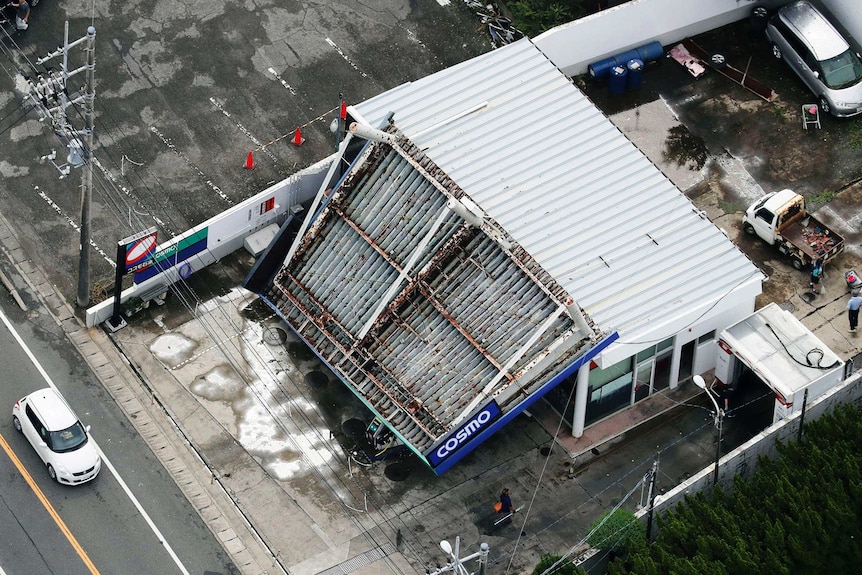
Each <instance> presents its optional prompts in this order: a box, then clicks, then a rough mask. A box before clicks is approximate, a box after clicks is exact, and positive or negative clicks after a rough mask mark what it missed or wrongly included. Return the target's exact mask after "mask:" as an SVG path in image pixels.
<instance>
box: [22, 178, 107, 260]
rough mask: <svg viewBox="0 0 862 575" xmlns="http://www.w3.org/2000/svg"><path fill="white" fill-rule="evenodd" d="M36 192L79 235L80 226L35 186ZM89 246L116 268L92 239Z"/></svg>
mask: <svg viewBox="0 0 862 575" xmlns="http://www.w3.org/2000/svg"><path fill="white" fill-rule="evenodd" d="M36 190H37V191H38V192H39V197H40V198H42V199H43V200H45V201H46V202H47V203H48V205H49V206H50V207H51V209H53V210H54V211H55V212H57V213H58V214H60V217H62V218H63V219H64V220H66V221H67V222H68V223H69V225H71V226H72V229H73V230H75V231H76V232H78V233H79V234H80V233H81V226H79V225H78V223H77V222H75V220H73V219H72V218H71V217H69V216H67V215H66V214H64V213H63V210H62V209H60V206H58V205H57V204H56V203H55V202H54V200H52V199H51V198H50V197H48V194H46V193H45V192H43V191H41V190H39V186H36ZM90 246H91V247H92V248H93V249H94V250H96V251H97V252H98V253H99V255H101V256H102V257H103V258H104V259H105V261H106V262H108V263H109V264H111V267H116V266H117V263H116V262H115V261H114V260H112V259H111V258H109V257H108V254H106V253H105V250H103V249H102V248H100V247H99V246H98V245H96V242H94V241H93V238H92V237H91V238H90Z"/></svg>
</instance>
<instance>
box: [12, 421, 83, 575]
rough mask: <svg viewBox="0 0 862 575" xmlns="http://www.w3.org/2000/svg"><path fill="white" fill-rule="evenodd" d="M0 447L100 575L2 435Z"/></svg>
mask: <svg viewBox="0 0 862 575" xmlns="http://www.w3.org/2000/svg"><path fill="white" fill-rule="evenodd" d="M0 447H2V448H3V451H5V452H6V455H8V456H9V459H11V460H12V463H13V464H14V465H15V467H17V468H18V471H19V472H20V473H21V476H22V477H23V478H24V481H26V482H27V485H29V486H30V489H32V490H33V493H35V494H36V497H38V498H39V501H41V502H42V505H43V506H44V507H45V509H46V510H47V511H48V514H49V515H50V516H51V517H52V518H53V519H54V523H56V524H57V527H59V528H60V531H62V532H63V535H65V536H66V539H68V541H69V543H71V544H72V548H73V549H74V550H75V553H77V554H78V557H80V558H81V561H83V562H84V565H86V566H87V569H89V570H90V573H92V574H93V575H100V574H99V570H98V569H96V566H95V565H93V562H92V561H90V558H89V557H88V556H87V552H86V551H84V548H83V547H81V544H80V543H78V540H77V539H75V536H74V535H72V532H71V531H69V528H68V527H66V524H65V523H64V522H63V520H62V519H61V518H60V515H59V514H58V513H57V510H56V509H54V506H53V505H51V502H50V501H48V498H47V497H45V494H44V493H42V490H41V489H39V486H38V485H36V482H35V481H34V480H33V478H32V477H31V476H30V474H29V473H27V470H26V469H25V468H24V465H23V464H22V463H21V460H19V459H18V456H17V455H15V452H14V451H12V448H11V447H10V446H9V444H8V443H7V442H6V438H4V437H3V435H2V434H0Z"/></svg>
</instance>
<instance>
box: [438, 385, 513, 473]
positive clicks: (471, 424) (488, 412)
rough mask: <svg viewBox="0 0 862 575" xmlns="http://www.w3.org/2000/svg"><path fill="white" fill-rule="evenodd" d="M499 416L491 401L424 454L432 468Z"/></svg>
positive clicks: (497, 409) (498, 410)
mask: <svg viewBox="0 0 862 575" xmlns="http://www.w3.org/2000/svg"><path fill="white" fill-rule="evenodd" d="M499 416H500V408H499V406H498V405H497V402H496V401H494V400H493V399H492V400H491V402H490V403H488V404H487V405H485V407H483V408H482V409H480V410H479V411H477V412H476V413H475V414H473V417H471V418H470V419H468V420H467V421H466V422H464V424H463V425H461V427H459V428H458V429H456V430H455V431H453V432H452V433H450V434H449V435H448V437H446V438H445V439H443V440H442V441H441V442H440V443H438V444H437V446H436V447H434V449H432V450H431V451H430V452H429V453H427V454H426V456H427V457H428V461H429V463H431V466H432V467H437V466H438V465H440V464H441V463H443V461H445V460H446V459H447V458H448V457H449V456H451V455H454V454H455V453H456V452H457V451H458V450H459V449H461V448H462V447H463V446H464V445H466V444H467V443H469V442H470V440H471V439H472V438H473V437H474V436H475V435H478V434H479V432H480V431H482V430H483V429H485V428H486V427H488V425H489V424H490V423H491V422H492V421H494V420H495V419H497V417H499Z"/></svg>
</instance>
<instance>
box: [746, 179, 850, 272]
mask: <svg viewBox="0 0 862 575" xmlns="http://www.w3.org/2000/svg"><path fill="white" fill-rule="evenodd" d="M742 226H743V229H744V230H745V233H747V234H749V235H757V236H759V237H760V238H761V239H762V240H763V241H765V242H766V243H768V244H770V245H773V246H775V247H777V248H778V251H780V252H781V253H783V254H787V255H788V256H789V257H790V262H791V263H792V264H793V267H794V268H796V269H798V270H801V269H803V268H804V267H805V266H807V265H809V264H811V263H812V262H813V261H814V260H815V259H820V260H821V261H822V262H823V263H825V262H827V261H828V260H830V259H831V258H833V257H835V256H836V255H838V254H839V253H841V251H842V250H843V249H844V238H843V237H841V235H839V234H837V233H835V232H834V231H832V230H830V229H829V228H828V227H826V225H824V224H823V223H822V222H820V221H819V220H817V218H815V217H814V216H813V215H811V214H810V213H808V211H807V210H806V209H805V198H804V197H803V196H801V195H799V194H797V193H796V192H794V191H793V190H781V191H780V192H772V193H771V194H766V195H765V196H763V197H762V198H760V199H759V200H757V201H756V202H754V203H753V204H751V206H749V207H748V209H747V210H746V211H745V215H744V216H743V217H742Z"/></svg>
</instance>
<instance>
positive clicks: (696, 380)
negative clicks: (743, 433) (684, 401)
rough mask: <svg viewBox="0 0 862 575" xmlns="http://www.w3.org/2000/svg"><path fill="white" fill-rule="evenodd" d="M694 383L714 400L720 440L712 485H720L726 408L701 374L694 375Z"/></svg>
mask: <svg viewBox="0 0 862 575" xmlns="http://www.w3.org/2000/svg"><path fill="white" fill-rule="evenodd" d="M692 380H693V381H694V384H695V385H696V386H698V387H699V388H701V389H702V390H704V391H705V392H706V395H708V396H709V399H711V400H712V405H713V406H714V407H715V414H714V417H715V427H716V428H717V429H718V441H717V442H716V443H715V471H714V472H713V475H712V487H713V489H715V486H716V485H718V460H719V459H721V423H722V421H723V420H724V410H723V409H721V408H720V407H719V406H718V402H717V401H716V400H715V397H713V395H712V392H711V391H710V390H709V388H708V387H706V382H705V381H704V380H703V378H702V377H701V376H699V375H695V376H694V377H692Z"/></svg>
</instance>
